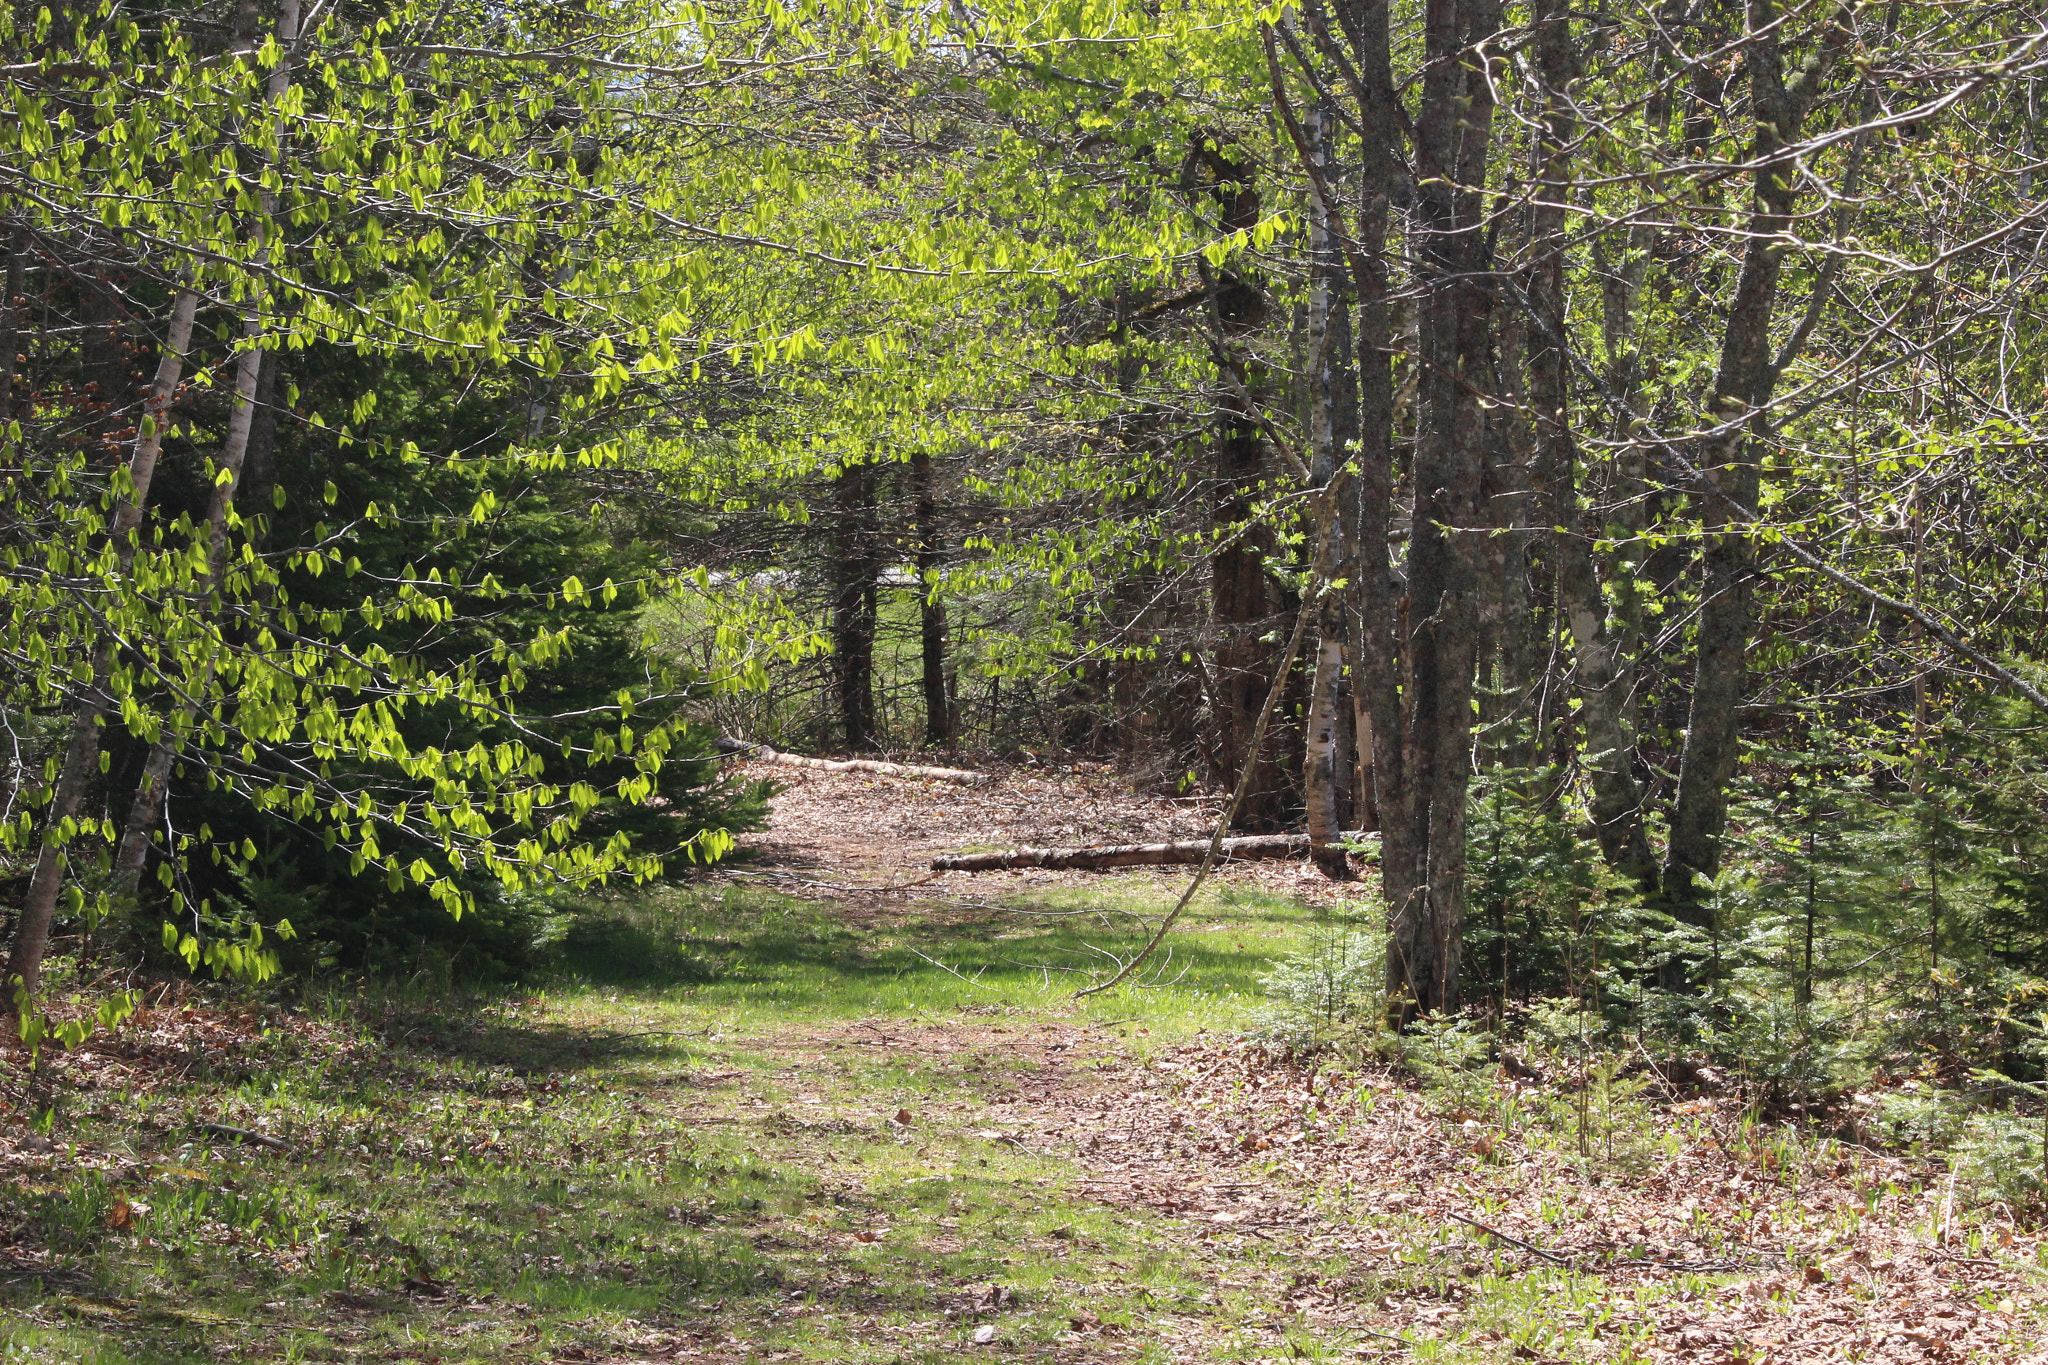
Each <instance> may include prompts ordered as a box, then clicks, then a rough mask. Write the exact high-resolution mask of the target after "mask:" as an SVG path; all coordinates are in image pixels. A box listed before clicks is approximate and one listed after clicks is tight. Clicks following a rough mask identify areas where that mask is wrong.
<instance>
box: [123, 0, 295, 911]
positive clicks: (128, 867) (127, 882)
mask: <svg viewBox="0 0 2048 1365" xmlns="http://www.w3.org/2000/svg"><path fill="white" fill-rule="evenodd" d="M251 8H252V7H251V6H250V5H249V4H247V3H245V4H244V5H243V14H244V16H245V17H247V16H248V15H249V13H250V10H251ZM249 36H250V38H251V39H252V40H253V37H254V33H253V25H252V27H251V31H250V34H249ZM298 36H299V0H281V3H280V5H279V7H278V16H277V42H278V45H279V46H280V47H282V48H284V49H286V50H287V51H288V52H289V51H290V49H292V48H293V47H294V46H295V45H296V43H297V42H298ZM290 85H291V62H290V59H289V57H287V58H286V59H285V60H283V61H280V62H279V63H278V64H277V66H276V67H275V68H273V69H272V70H271V72H270V74H269V76H268V78H267V79H266V80H265V82H264V99H265V101H266V102H267V103H269V104H272V105H275V104H277V103H278V102H279V101H280V100H282V99H283V98H284V95H285V91H286V90H288V89H289V88H290ZM261 203H262V212H261V214H260V216H259V218H258V220H257V228H256V230H257V232H258V234H259V235H260V238H261V245H260V246H259V247H258V250H257V255H256V261H257V264H258V266H259V267H261V266H262V265H264V264H267V263H268V261H269V260H270V257H271V251H272V240H271V239H272V235H273V231H274V227H273V223H272V215H273V214H274V213H275V211H276V205H275V203H274V202H273V200H272V198H271V196H270V195H269V194H268V193H267V192H266V193H264V194H263V196H262V200H261ZM265 299H266V292H265V291H264V290H263V289H262V288H261V287H260V286H258V287H256V288H254V290H253V292H252V294H251V297H250V299H249V301H248V303H247V304H245V305H244V308H243V313H242V351H241V354H240V355H238V356H237V357H236V358H235V396H234V406H233V408H232V409H231V410H230V412H229V415H228V430H227V436H226V439H225V440H223V441H222V443H221V450H220V458H219V459H218V460H216V461H215V468H214V476H213V491H212V494H211V496H210V498H209V500H208V503H207V509H206V569H205V571H204V573H203V575H202V577H201V579H200V582H199V585H198V590H197V591H196V592H195V593H194V598H195V601H197V602H203V601H204V600H205V599H206V598H207V597H208V596H210V595H211V594H212V592H213V591H214V590H215V588H216V587H217V585H218V584H219V581H220V573H221V569H222V567H223V561H224V558H225V556H226V554H227V549H228V514H229V511H230V509H231V508H232V507H233V506H234V501H235V493H236V490H237V489H238V488H239V487H240V486H241V481H242V469H243V466H244V465H245V464H246V463H247V461H248V458H249V451H250V447H251V445H252V440H251V438H252V436H253V435H254V434H255V433H256V431H257V428H258V423H259V416H258V411H257V407H258V402H257V400H258V396H259V392H258V391H259V389H260V387H261V380H262V374H263V370H264V368H265V362H264V352H263V346H262V342H263V338H264V335H265V333H266V331H267V322H266V319H265V317H264V313H263V310H264V305H265ZM273 430H274V428H272V427H271V426H270V425H269V424H268V423H265V424H264V434H265V436H266V438H268V436H269V435H270V434H271V433H272V431H273ZM264 455H265V458H267V457H268V452H267V451H266V452H264ZM221 648H222V645H221V643H220V642H219V641H218V640H216V641H215V642H214V645H213V652H212V653H211V654H210V655H209V656H208V658H207V659H206V662H205V663H204V664H203V665H202V666H201V668H200V671H199V675H198V678H197V680H196V682H194V683H193V684H192V685H191V686H189V687H188V688H187V691H186V697H185V701H184V703H183V704H182V705H180V706H178V707H177V708H176V709H175V712H174V715H173V716H172V717H167V718H166V719H165V720H164V722H163V725H162V728H161V730H159V732H158V734H157V737H156V740H155V742H154V743H153V744H151V746H150V751H149V758H148V759H147V760H146V761H145V762H144V764H143V768H142V777H141V779H140V780H139V781H138V782H137V783H136V786H135V795H134V799H133V800H132V801H130V803H129V807H128V820H127V823H126V825H125V826H124V827H123V828H122V831H121V842H120V844H119V845H118V846H117V848H116V849H115V853H114V892H115V895H116V896H117V897H118V898H120V899H121V900H123V901H125V902H128V903H132V902H133V901H134V900H135V897H136V894H137V892H138V890H139V889H140V886H141V881H142V871H143V868H144V867H145V866H146V865H147V864H148V862H149V849H150V842H151V840H152V838H153V837H154V835H155V832H156V827H157V825H158V824H159V823H160V822H161V821H162V819H163V813H164V802H165V799H166V797H167V795H168V793H169V790H170V781H171V770H172V767H173V766H174V765H175V763H176V762H177V755H178V751H179V750H180V748H182V747H183V745H184V744H185V742H186V741H187V740H188V739H189V738H190V737H191V735H192V734H193V732H194V731H195V729H196V727H197V724H198V720H199V711H198V708H199V706H201V705H202V704H203V699H204V698H205V697H206V696H207V694H208V693H209V692H210V691H211V690H212V684H213V678H214V674H215V671H216V669H217V668H218V667H219V657H220V656H219V651H220V649H221Z"/></svg>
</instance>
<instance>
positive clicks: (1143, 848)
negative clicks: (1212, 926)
mask: <svg viewBox="0 0 2048 1365" xmlns="http://www.w3.org/2000/svg"><path fill="white" fill-rule="evenodd" d="M1218 847H1219V851H1220V854H1221V856H1222V857H1225V858H1294V857H1299V856H1300V855H1302V854H1304V853H1310V852H1312V851H1313V850H1314V847H1315V841H1314V839H1313V838H1312V837H1311V836H1309V835H1306V834H1247V835H1243V836H1240V837H1238V838H1235V839H1225V840H1224V841H1223V842H1222V844H1221V845H1219V846H1218ZM1208 852H1209V840H1207V839H1188V840H1184V841H1180V842H1175V843H1170V844H1100V845H1097V846H1095V847H1092V848H1019V849H1013V850H1011V851H1010V852H1008V853H949V854H947V855H945V856H944V857H940V858H934V859H932V871H934V872H1001V871H1004V870H1006V869H1009V868H1016V867H1045V868H1084V869H1094V868H1105V867H1150V866H1157V865H1162V864H1168V863H1199V862H1201V861H1202V859H1203V858H1204V857H1205V856H1206V855H1207V854H1208Z"/></svg>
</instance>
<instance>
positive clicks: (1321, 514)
mask: <svg viewBox="0 0 2048 1365" xmlns="http://www.w3.org/2000/svg"><path fill="white" fill-rule="evenodd" d="M1333 121H1334V119H1333V117H1332V115H1331V112H1330V111H1329V110H1327V109H1325V108H1323V107H1322V106H1321V105H1320V104H1318V106H1317V107H1315V108H1313V109H1311V110H1310V112H1309V117H1308V122H1307V131H1308V142H1309V149H1308V150H1309V155H1311V156H1312V157H1314V158H1315V161H1316V163H1317V169H1316V174H1315V175H1314V176H1313V177H1312V178H1311V187H1310V190H1309V250H1310V253H1311V256H1310V270H1311V272H1312V278H1311V284H1310V287H1309V304H1308V355H1307V364H1306V365H1305V366H1304V369H1305V371H1306V378H1307V381H1308V390H1309V394H1308V399H1309V412H1308V432H1309V453H1310V466H1309V481H1310V483H1311V484H1312V485H1313V487H1314V488H1315V489H1317V490H1319V491H1320V493H1321V496H1320V497H1319V498H1318V499H1317V513H1316V523H1317V524H1316V528H1315V535H1316V550H1315V584H1316V585H1317V588H1318V589H1319V590H1322V593H1323V595H1322V599H1321V600H1320V601H1319V602H1318V603H1317V604H1316V635H1317V639H1316V652H1315V669H1314V673H1313V681H1312V682H1311V684H1310V690H1309V704H1308V727H1307V728H1308V734H1307V744H1306V748H1307V754H1306V762H1305V763H1304V765H1303V769H1304V770H1303V775H1302V777H1303V780H1302V789H1303V792H1304V794H1305V796H1306V797H1307V805H1308V812H1307V814H1308V835H1309V850H1310V856H1311V857H1313V858H1314V860H1315V863H1316V866H1317V867H1319V868H1320V869H1321V870H1322V872H1323V874H1324V875H1325V876H1327V877H1330V878H1333V879H1336V880H1345V879H1348V878H1349V877H1350V875H1351V864H1350V859H1349V858H1348V857H1347V856H1346V855H1345V853H1344V850H1343V849H1341V848H1339V847H1337V846H1336V842H1335V841H1336V839H1337V836H1338V833H1339V831H1340V829H1341V828H1342V825H1341V817H1342V811H1341V809H1340V807H1341V804H1342V802H1341V796H1340V790H1341V787H1342V786H1343V785H1344V784H1343V783H1342V782H1341V780H1340V777H1339V770H1340V768H1341V767H1342V766H1344V765H1345V764H1346V763H1347V762H1348V761H1349V756H1348V755H1347V754H1346V753H1344V752H1343V748H1342V744H1341V741H1342V740H1343V738H1344V737H1345V734H1346V732H1347V731H1348V730H1349V728H1350V727H1348V726H1345V725H1343V724H1341V722H1340V708H1341V706H1342V705H1343V700H1344V697H1343V690H1344V649H1345V641H1346V637H1347V635H1348V634H1349V630H1348V625H1349V622H1348V621H1347V619H1346V618H1347V615H1348V613H1347V612H1346V610H1345V603H1344V599H1343V596H1342V594H1341V593H1340V592H1338V591H1336V590H1335V589H1334V588H1332V587H1331V586H1330V585H1332V584H1335V583H1337V582H1339V581H1340V580H1348V579H1349V578H1350V577H1351V574H1352V572H1353V563H1354V561H1355V559H1356V557H1357V555H1356V544H1357V533H1358V528H1357V526H1356V524H1355V522H1356V516H1357V499H1356V498H1355V497H1353V496H1350V484H1351V476H1350V473H1349V471H1348V469H1347V468H1346V465H1347V463H1348V461H1349V459H1350V456H1351V450H1352V447H1353V446H1354V445H1355V444H1356V443H1357V440H1358V380H1357V373H1356V371H1355V370H1354V368H1353V358H1352V354H1351V307H1350V301H1349V299H1348V298H1347V297H1346V292H1347V291H1346V284H1347V279H1346V275H1347V272H1346V271H1345V269H1344V262H1343V257H1342V254H1341V252H1340V251H1339V249H1338V246H1337V243H1336V242H1335V241H1334V240H1333V235H1334V232H1333V228H1334V229H1335V230H1341V227H1339V226H1337V225H1333V222H1332V220H1333V219H1336V218H1338V217H1339V216H1340V215H1341V214H1342V212H1343V206H1342V205H1341V204H1338V203H1325V202H1324V201H1323V194H1324V193H1325V192H1326V191H1327V192H1331V193H1333V194H1334V192H1335V186H1336V184H1337V183H1338V176H1337V167H1336V164H1335V162H1334V161H1333V159H1332V158H1331V157H1330V155H1329V148H1328V144H1327V142H1326V136H1327V130H1328V127H1329V125H1330V123H1332V122H1333Z"/></svg>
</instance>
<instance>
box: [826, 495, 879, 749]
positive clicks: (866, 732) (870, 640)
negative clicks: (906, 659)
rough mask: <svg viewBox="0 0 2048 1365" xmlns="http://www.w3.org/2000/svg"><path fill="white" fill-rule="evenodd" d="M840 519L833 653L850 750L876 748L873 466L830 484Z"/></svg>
mask: <svg viewBox="0 0 2048 1365" xmlns="http://www.w3.org/2000/svg"><path fill="white" fill-rule="evenodd" d="M832 494H833V502H834V503H835V508H834V512H835V515H836V517H837V519H838V523H839V524H838V527H837V528H836V530H837V541H838V544H837V545H836V546H835V554H834V556H833V562H832V575H833V586H832V654H833V674H834V678H833V680H834V682H835V683H836V684H837V687H838V692H839V723H840V727H841V729H842V731H843V732H844V734H845V737H846V747H847V748H848V749H849V750H850V751H852V752H854V753H861V752H864V751H866V750H869V749H872V748H874V747H875V740H876V733H875V732H876V723H875V579H876V576H877V572H878V566H877V564H876V562H875V561H876V548H877V547H876V544H875V539H876V537H875V467H874V466H873V465H869V464H856V465H848V466H847V467H846V468H845V469H843V470H841V471H840V473H839V477H838V478H837V479H836V480H834V482H833V485H832Z"/></svg>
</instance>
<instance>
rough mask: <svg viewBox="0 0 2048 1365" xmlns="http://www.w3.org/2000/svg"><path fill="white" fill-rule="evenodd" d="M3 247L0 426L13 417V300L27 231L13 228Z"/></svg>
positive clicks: (17, 342)
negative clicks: (5, 252)
mask: <svg viewBox="0 0 2048 1365" xmlns="http://www.w3.org/2000/svg"><path fill="white" fill-rule="evenodd" d="M11 236H12V239H13V240H12V241H10V242H9V244H8V247H7V282H6V284H5V285H4V286H0V288H4V289H5V291H6V292H5V294H4V296H0V316H4V317H5V318H6V322H5V323H4V324H0V426H4V425H6V423H7V422H8V421H9V420H11V419H12V418H13V416H14V364H15V361H14V357H15V354H16V353H17V351H18V350H19V348H20V346H21V309H20V308H18V307H17V306H16V305H15V302H14V301H15V299H16V298H17V297H19V296H20V294H21V287H22V278H21V277H22V272H23V270H24V268H25V267H24V266H23V260H24V259H25V258H26V257H27V255H28V229H26V228H16V229H15V230H14V232H13V233H12V234H11Z"/></svg>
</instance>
